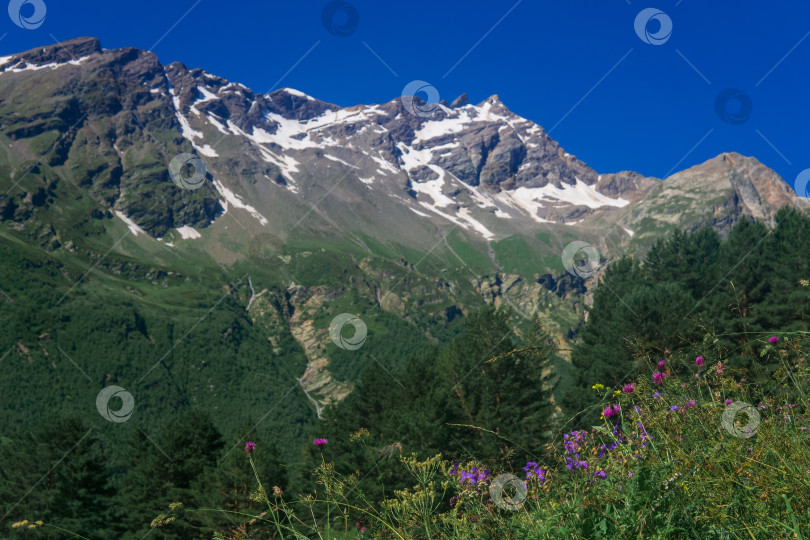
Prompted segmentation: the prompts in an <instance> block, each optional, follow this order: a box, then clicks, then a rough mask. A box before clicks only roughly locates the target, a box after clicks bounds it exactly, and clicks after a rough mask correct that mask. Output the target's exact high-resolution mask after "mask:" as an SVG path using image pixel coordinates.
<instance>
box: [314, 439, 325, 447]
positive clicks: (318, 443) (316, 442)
mask: <svg viewBox="0 0 810 540" xmlns="http://www.w3.org/2000/svg"><path fill="white" fill-rule="evenodd" d="M328 442H329V441H327V440H326V439H315V440H314V441H312V444H314V445H315V446H317V447H318V448H320V447H321V446H324V445H325V444H326V443H328Z"/></svg>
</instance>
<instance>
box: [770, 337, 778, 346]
mask: <svg viewBox="0 0 810 540" xmlns="http://www.w3.org/2000/svg"><path fill="white" fill-rule="evenodd" d="M778 341H779V338H778V337H776V336H771V337H770V338H769V339H768V343H770V344H771V345H776V343H777V342H778Z"/></svg>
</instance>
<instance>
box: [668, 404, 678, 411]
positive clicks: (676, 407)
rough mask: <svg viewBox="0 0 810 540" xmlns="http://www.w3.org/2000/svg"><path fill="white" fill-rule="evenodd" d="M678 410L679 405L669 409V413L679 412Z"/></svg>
mask: <svg viewBox="0 0 810 540" xmlns="http://www.w3.org/2000/svg"><path fill="white" fill-rule="evenodd" d="M677 410H678V406H677V405H673V406H672V407H670V408H669V412H674V411H677Z"/></svg>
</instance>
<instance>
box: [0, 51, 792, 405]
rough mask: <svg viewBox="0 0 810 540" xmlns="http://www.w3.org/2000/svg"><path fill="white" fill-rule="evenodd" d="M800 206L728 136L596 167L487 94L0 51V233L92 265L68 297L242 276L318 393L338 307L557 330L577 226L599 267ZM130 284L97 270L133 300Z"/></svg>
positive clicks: (562, 328) (321, 398) (570, 329)
mask: <svg viewBox="0 0 810 540" xmlns="http://www.w3.org/2000/svg"><path fill="white" fill-rule="evenodd" d="M804 202H805V201H804V199H799V198H798V197H796V195H795V194H794V193H793V191H792V190H791V189H790V187H788V186H787V184H785V182H784V181H782V179H781V178H779V176H778V175H776V173H774V172H773V171H771V170H770V169H768V168H767V167H765V166H764V165H762V164H761V163H759V162H758V161H757V160H756V159H754V158H751V157H744V156H741V155H739V154H734V153H729V154H723V155H721V156H718V157H716V158H714V159H712V160H709V161H707V162H706V163H704V164H701V165H698V166H695V167H692V168H690V169H688V170H685V171H681V172H679V173H676V174H674V175H673V176H672V177H670V178H667V179H665V180H659V179H655V178H647V177H644V176H642V175H639V174H637V173H634V172H626V171H625V172H618V173H613V174H607V173H601V174H600V173H598V172H596V171H594V170H593V169H591V168H590V167H589V166H588V165H586V164H585V163H583V162H582V161H580V160H579V159H577V158H576V157H575V156H573V155H571V154H569V153H568V152H566V151H564V150H563V149H562V148H561V147H560V145H559V144H558V143H557V142H555V141H554V140H553V139H551V138H550V137H549V136H548V134H547V133H546V132H545V130H544V129H543V128H542V127H541V126H538V125H537V124H535V123H534V122H532V121H531V120H528V119H525V118H521V117H520V116H518V115H516V114H514V113H513V112H511V111H510V110H509V109H508V108H507V107H506V106H505V105H504V104H503V103H502V102H501V101H500V100H499V99H498V97H497V96H492V97H490V98H488V99H486V100H484V101H482V102H480V103H478V104H471V103H469V102H468V99H467V96H466V95H462V96H460V97H459V98H457V99H456V100H454V101H453V102H452V103H447V102H441V103H438V104H434V106H430V107H429V106H427V104H425V103H424V102H421V101H416V100H411V99H407V97H406V98H396V99H393V100H391V101H389V102H387V103H383V104H376V105H357V106H353V107H339V106H337V105H333V104H329V103H325V102H323V101H320V100H318V99H316V98H315V97H312V96H309V95H307V94H305V93H303V92H300V91H298V90H293V89H290V88H282V89H278V90H274V91H271V92H269V93H263V94H261V93H256V92H254V91H252V90H250V89H248V88H246V87H245V86H243V85H242V84H239V83H238V82H232V81H228V80H226V79H223V78H221V77H218V76H216V75H214V74H211V73H206V72H205V71H203V70H201V69H189V68H187V67H186V66H184V65H183V64H180V63H173V64H170V65H167V66H164V65H162V64H161V63H160V62H159V61H158V59H157V57H156V56H155V55H154V54H152V53H149V52H146V51H142V50H138V49H134V48H124V49H115V50H107V49H102V48H101V45H100V43H99V41H98V40H96V39H93V38H80V39H75V40H71V41H67V42H64V43H59V44H56V45H48V46H46V47H42V48H37V49H33V50H31V51H27V52H23V53H20V54H14V55H10V56H6V57H3V58H0V236H2V237H3V238H13V239H15V240H14V241H15V242H17V243H20V244H24V245H31V246H34V247H33V249H35V250H43V249H44V250H46V252H47V253H48V254H49V256H50V254H52V255H53V260H59V261H60V263H59V264H62V263H63V262H64V261H68V262H69V263H70V264H72V265H74V266H75V267H76V268H90V270H88V271H87V273H83V272H81V273H78V275H73V274H71V271H70V270H68V267H69V266H70V264H68V263H65V265H64V266H62V267H60V268H61V269H60V272H61V273H62V274H63V275H65V276H68V275H69V277H70V279H68V280H67V283H68V284H67V285H66V286H65V288H66V290H67V293H65V294H70V293H71V291H73V290H74V288H75V287H77V286H78V284H79V283H86V282H87V281H92V280H93V275H92V271H93V270H94V269H103V271H105V272H107V273H108V274H109V275H117V274H119V273H126V274H127V276H128V277H129V279H132V280H137V279H145V280H149V282H150V283H151V285H152V286H158V284H159V283H161V282H160V281H159V280H161V279H163V280H167V279H168V277H167V276H170V275H171V276H174V277H173V278H172V279H175V280H178V279H180V275H181V274H182V275H185V276H186V278H187V279H191V278H190V277H188V276H189V274H198V275H199V276H198V279H199V280H201V281H203V277H200V276H204V277H205V278H206V279H207V277H208V276H209V275H211V274H215V273H217V272H220V271H222V270H225V269H227V272H226V273H229V272H230V271H231V270H234V269H237V270H238V271H239V273H240V274H242V273H244V274H245V275H252V276H253V281H252V282H250V281H249V282H248V283H249V284H250V287H249V288H248V287H247V285H246V284H244V283H243V284H242V288H243V289H244V291H242V292H243V293H244V294H245V295H246V298H245V301H246V303H247V302H248V299H249V304H248V305H249V306H250V307H249V310H250V315H251V318H252V320H253V322H255V323H257V324H259V323H261V324H265V325H266V326H267V328H268V336H270V337H268V340H269V342H270V343H271V344H272V347H271V349H272V350H273V351H276V350H278V351H281V350H282V345H283V343H284V340H285V339H288V338H289V339H293V340H295V342H297V344H298V345H300V347H301V350H302V351H303V353H304V354H305V356H306V359H307V367H306V371H305V373H304V374H303V376H301V379H300V380H299V383H300V384H301V386H302V387H303V388H304V390H305V391H306V392H308V394H307V395H308V396H309V398H310V399H313V400H316V401H317V402H320V403H321V404H323V403H328V402H330V401H334V400H336V399H340V398H341V397H342V396H345V395H346V393H347V392H348V391H349V388H350V384H348V383H347V382H346V380H344V379H340V378H339V377H334V378H333V377H332V376H331V375H330V374H329V370H328V369H327V364H328V363H329V354H331V353H328V352H327V351H329V350H332V349H329V346H330V345H329V343H330V342H329V335H328V333H326V329H325V327H324V326H323V325H320V326H319V325H317V324H315V323H314V322H313V321H315V320H318V321H321V322H322V320H323V319H326V318H327V314H332V311H334V310H336V309H344V310H346V309H351V310H352V311H353V312H355V313H357V312H364V313H369V317H372V316H373V317H377V316H381V315H379V312H378V311H374V314H373V315H372V314H371V313H372V309H371V308H374V309H375V310H381V311H382V312H384V314H385V316H386V317H389V318H388V319H386V322H385V324H380V325H379V326H378V328H381V329H382V328H386V329H390V328H393V327H394V326H396V324H399V323H400V322H401V324H402V325H404V326H403V327H402V328H403V329H404V328H405V326H407V327H408V328H410V329H411V330H412V329H414V328H418V329H419V331H424V332H425V333H426V335H427V337H428V338H432V336H431V332H432V331H433V330H432V329H433V328H434V327H435V326H437V325H438V326H439V327H447V326H451V325H452V324H454V323H453V321H454V320H456V319H457V318H459V317H460V316H462V315H463V314H464V313H465V312H466V311H467V310H468V309H474V308H476V307H477V306H479V305H480V304H481V303H482V302H484V303H491V304H495V305H501V304H504V305H508V306H509V307H511V308H513V309H514V310H515V312H516V313H518V314H520V315H521V316H522V317H523V319H522V320H528V318H529V317H530V316H531V315H532V314H535V313H536V314H540V315H541V316H542V317H543V319H544V324H545V325H546V326H547V328H548V329H549V330H550V331H551V332H552V333H553V334H554V335H555V336H556V337H558V338H559V339H560V340H563V339H567V338H569V337H571V336H573V335H575V333H576V328H577V327H578V324H579V322H580V321H581V319H582V317H583V309H582V305H583V301H584V300H586V299H587V296H586V291H587V289H588V288H589V287H590V286H591V283H594V282H595V281H596V280H593V279H591V280H590V282H587V285H586V281H585V280H584V278H585V277H588V276H579V275H573V274H571V273H568V272H566V271H565V270H564V268H563V266H564V265H563V262H562V261H561V256H562V255H563V253H564V251H565V249H566V247H567V246H568V245H571V243H572V241H580V242H584V243H585V244H586V245H589V246H592V247H593V249H595V250H596V251H597V252H598V255H599V259H600V260H599V261H597V262H602V261H604V260H607V259H609V258H611V257H614V256H617V255H621V254H623V253H634V252H637V251H640V250H643V249H645V248H647V247H648V246H650V245H651V244H652V243H653V242H655V241H656V240H657V239H658V238H660V237H661V236H663V235H664V234H666V233H667V232H668V231H670V230H672V229H674V228H686V229H694V228H697V227H700V226H704V225H711V226H714V227H716V228H717V229H719V230H720V231H726V230H728V228H729V227H730V226H731V225H733V223H735V222H736V221H737V220H739V219H742V218H745V217H753V218H757V219H762V220H764V221H766V222H767V221H769V220H772V219H773V216H774V214H775V212H776V210H777V209H779V208H781V207H782V206H785V205H792V206H797V207H802V208H803V207H805V204H804ZM38 253H39V251H38ZM111 259H114V260H113V261H112V262H111V261H110V260H111ZM73 273H74V274H75V271H73ZM595 275H598V274H595ZM112 282H115V285H110V283H112ZM182 282H183V283H185V282H186V281H182ZM122 283H125V282H124V281H122V282H121V283H118V282H117V278H113V279H112V281H111V282H107V285H106V286H107V287H108V288H109V289H110V290H111V291H112V292H111V293H110V294H113V295H118V296H116V297H119V296H120V297H121V298H126V299H127V301H129V300H130V299H133V298H136V297H138V294H137V291H135V289H134V288H133V287H130V286H129V285H126V286H124V285H122ZM164 284H165V287H167V288H168V287H169V284H168V282H167V281H164ZM254 285H256V287H255V290H254ZM206 286H210V283H207V281H206ZM233 287H236V286H235V285H234V286H233ZM119 288H120V290H119ZM226 288H227V290H228V291H231V292H233V290H234V289H232V288H231V285H228V286H227V287H226ZM183 294H188V293H183ZM236 294H239V291H238V290H237V291H236ZM345 298H351V301H349V300H344V299H345ZM189 301H191V300H189V297H186V296H183V297H182V300H178V302H179V303H180V304H182V303H183V302H189ZM332 302H335V305H334V306H332V305H331V303H332ZM341 302H345V304H341ZM341 306H343V307H341ZM206 309H207V306H206ZM396 321H398V322H396ZM386 331H388V330H386ZM403 331H404V330H403ZM226 337H227V331H224V333H223V336H222V339H226ZM381 351H382V349H381ZM274 354H280V353H276V352H274ZM380 354H382V352H381V353H380ZM329 369H331V368H329ZM299 375H300V374H299ZM343 376H344V377H345V378H349V379H350V377H349V375H348V372H344V373H343Z"/></svg>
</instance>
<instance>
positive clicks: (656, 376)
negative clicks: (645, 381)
mask: <svg viewBox="0 0 810 540" xmlns="http://www.w3.org/2000/svg"><path fill="white" fill-rule="evenodd" d="M666 378H667V374H666V373H661V372H660V371H656V372H655V373H653V383H655V384H663V382H664V379H666Z"/></svg>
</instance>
